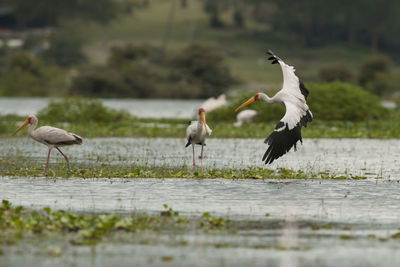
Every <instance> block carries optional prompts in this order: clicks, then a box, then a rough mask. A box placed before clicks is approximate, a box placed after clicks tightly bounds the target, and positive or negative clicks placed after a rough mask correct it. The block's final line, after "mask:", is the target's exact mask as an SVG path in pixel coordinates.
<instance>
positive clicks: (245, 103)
mask: <svg viewBox="0 0 400 267" xmlns="http://www.w3.org/2000/svg"><path fill="white" fill-rule="evenodd" d="M254 101H255V99H254V96H253V97H252V98H250V99H249V100H247V101H246V102H244V103H243V104H241V105H240V106H239V107H237V108H236V109H235V112H236V111H238V110H239V109H241V108H244V107H245V106H247V105H249V104H251V103H253V102H254Z"/></svg>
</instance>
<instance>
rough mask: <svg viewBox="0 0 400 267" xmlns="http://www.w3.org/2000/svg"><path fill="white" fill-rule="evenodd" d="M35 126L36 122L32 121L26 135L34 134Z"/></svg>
mask: <svg viewBox="0 0 400 267" xmlns="http://www.w3.org/2000/svg"><path fill="white" fill-rule="evenodd" d="M37 124H38V122H37V121H36V120H33V121H32V124H30V125H29V128H28V133H29V135H30V136H32V135H33V133H34V132H35V128H36V126H37Z"/></svg>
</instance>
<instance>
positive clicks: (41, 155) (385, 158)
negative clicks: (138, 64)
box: [0, 137, 400, 179]
mask: <svg viewBox="0 0 400 267" xmlns="http://www.w3.org/2000/svg"><path fill="white" fill-rule="evenodd" d="M185 141H186V140H185V139H184V138H181V139H179V138H154V139H152V138H95V139H84V145H82V146H72V147H66V148H64V149H63V150H64V152H65V153H66V154H67V155H69V156H70V159H71V164H74V162H85V163H88V164H101V163H110V164H120V165H126V166H149V167H152V166H175V167H182V166H191V164H192V151H191V148H190V147H188V148H185V147H184V146H185ZM265 150H266V145H265V144H264V143H263V139H217V138H210V139H208V140H207V146H206V147H205V158H204V159H203V160H202V161H200V160H198V159H197V163H198V165H199V166H201V167H202V168H247V167H264V166H265V165H264V164H263V162H262V161H261V158H262V156H263V154H264V152H265ZM199 152H200V146H196V153H197V154H198V153H199ZM398 155H400V140H377V139H304V141H303V145H299V148H298V151H296V152H294V151H293V150H292V151H290V152H289V153H288V154H286V155H285V156H284V157H282V158H280V159H278V160H276V161H275V162H274V163H273V164H271V165H268V166H266V167H268V168H274V169H275V168H290V169H295V170H303V171H305V172H308V173H318V172H325V171H328V172H329V173H331V174H334V175H347V176H349V175H354V176H356V175H359V176H365V177H369V178H377V177H378V178H380V177H383V178H391V179H398V178H400V168H399V156H398ZM17 156H27V157H30V158H31V159H32V160H37V161H38V164H40V163H42V164H44V163H45V160H46V156H47V147H45V146H43V145H41V144H38V143H37V142H35V141H33V140H32V139H30V138H28V137H25V138H2V139H0V157H6V158H15V157H17ZM52 157H53V162H62V161H63V158H62V156H60V155H59V153H58V152H57V151H56V150H53V152H52Z"/></svg>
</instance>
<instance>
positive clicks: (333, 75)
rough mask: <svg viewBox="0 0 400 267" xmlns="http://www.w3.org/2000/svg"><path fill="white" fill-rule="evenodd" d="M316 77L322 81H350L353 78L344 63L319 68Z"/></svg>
mask: <svg viewBox="0 0 400 267" xmlns="http://www.w3.org/2000/svg"><path fill="white" fill-rule="evenodd" d="M318 78H319V80H320V81H322V82H333V81H341V82H348V83H349V82H350V83H351V82H354V80H355V79H354V78H355V77H354V74H353V72H352V71H351V70H350V69H349V68H348V67H347V66H346V65H342V64H335V65H330V66H327V67H324V68H321V69H320V71H319V73H318Z"/></svg>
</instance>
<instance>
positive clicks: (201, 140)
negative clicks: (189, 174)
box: [185, 108, 212, 167]
mask: <svg viewBox="0 0 400 267" xmlns="http://www.w3.org/2000/svg"><path fill="white" fill-rule="evenodd" d="M211 132H212V130H211V129H210V127H208V125H207V123H206V115H205V110H204V108H199V112H198V120H197V121H191V122H189V126H188V127H187V128H186V138H187V144H186V146H185V147H188V146H189V145H190V144H191V145H192V150H193V167H195V166H196V163H195V160H194V145H201V154H200V157H199V158H200V159H203V149H204V146H205V145H206V144H205V141H206V136H210V135H211Z"/></svg>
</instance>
